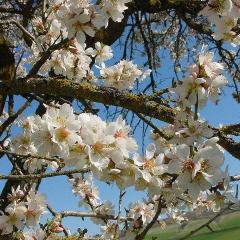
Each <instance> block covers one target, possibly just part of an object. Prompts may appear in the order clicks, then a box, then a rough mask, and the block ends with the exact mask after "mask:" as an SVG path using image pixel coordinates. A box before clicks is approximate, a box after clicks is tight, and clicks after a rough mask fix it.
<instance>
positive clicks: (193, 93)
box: [172, 46, 227, 109]
mask: <svg viewBox="0 0 240 240" xmlns="http://www.w3.org/2000/svg"><path fill="white" fill-rule="evenodd" d="M206 50H207V49H206V46H203V48H202V51H201V53H200V55H199V56H198V59H197V63H196V64H193V65H191V66H190V67H189V69H188V72H189V76H187V77H186V78H185V79H183V81H182V83H181V84H178V85H177V86H176V87H175V88H173V89H172V91H173V92H175V93H176V94H177V96H178V104H179V105H180V107H181V108H182V109H186V108H191V105H196V104H197V105H198V106H199V107H202V106H204V105H205V104H206V102H207V99H208V97H210V99H211V100H212V101H213V102H215V103H217V102H218V97H219V94H220V93H221V88H222V87H224V86H225V85H226V84H227V79H226V78H225V77H224V76H223V74H222V73H223V70H224V65H223V64H222V63H218V62H214V61H213V57H214V53H213V52H207V51H206Z"/></svg>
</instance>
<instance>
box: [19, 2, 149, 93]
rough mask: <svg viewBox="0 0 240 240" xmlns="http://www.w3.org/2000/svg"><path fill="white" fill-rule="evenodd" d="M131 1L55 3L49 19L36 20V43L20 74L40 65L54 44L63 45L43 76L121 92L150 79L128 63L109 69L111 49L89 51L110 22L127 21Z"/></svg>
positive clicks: (101, 46) (99, 46) (96, 45)
mask: <svg viewBox="0 0 240 240" xmlns="http://www.w3.org/2000/svg"><path fill="white" fill-rule="evenodd" d="M130 1H131V0H121V1H112V0H104V1H100V2H99V4H93V3H91V1H88V0H85V1H70V0H67V1H65V0H54V1H52V4H51V6H50V7H49V8H48V9H47V10H46V13H45V14H46V18H45V19H43V18H42V17H36V18H35V19H34V20H33V27H34V33H35V35H36V39H35V41H34V43H33V44H32V45H31V49H30V52H29V54H27V56H26V58H23V60H22V61H21V64H20V67H19V71H21V73H22V74H24V72H25V73H26V71H24V68H27V67H28V64H29V62H30V63H32V64H34V63H35V62H37V61H39V60H40V59H41V57H42V55H43V54H44V52H45V51H46V50H47V49H48V48H50V47H51V46H52V45H53V44H60V45H61V44H62V46H61V47H60V48H58V49H57V50H55V51H53V52H52V53H51V56H50V57H49V58H48V59H47V61H46V62H45V63H44V64H43V65H42V66H41V69H40V73H41V74H43V75H47V74H49V75H50V76H54V75H57V76H59V75H60V76H65V77H67V78H68V79H71V80H74V81H77V82H82V81H87V82H91V83H92V84H94V83H103V85H104V86H111V87H115V88H118V89H120V90H122V89H128V88H132V87H133V85H134V83H135V81H136V80H137V79H140V80H142V79H144V78H146V77H147V76H148V75H149V73H150V71H149V70H148V71H146V72H144V71H142V70H140V69H138V67H137V66H136V65H135V64H133V63H132V61H127V60H124V61H120V62H119V63H117V64H115V65H113V66H111V67H108V68H107V67H106V66H105V64H104V62H105V61H107V60H109V59H111V58H112V57H113V53H112V49H111V47H110V46H108V45H105V44H103V43H100V42H95V43H93V44H91V46H92V47H87V46H88V45H89V44H87V38H89V37H94V35H95V33H96V32H97V31H102V29H104V27H107V26H108V21H109V19H110V18H111V19H112V21H115V22H121V21H122V20H123V17H124V16H123V12H124V11H125V10H126V9H127V6H126V3H128V2H130ZM29 55H30V57H29ZM94 62H95V64H96V67H97V68H98V69H100V74H99V75H98V76H97V75H96V72H94V71H92V70H91V67H92V65H93V64H94ZM98 80H100V81H98Z"/></svg>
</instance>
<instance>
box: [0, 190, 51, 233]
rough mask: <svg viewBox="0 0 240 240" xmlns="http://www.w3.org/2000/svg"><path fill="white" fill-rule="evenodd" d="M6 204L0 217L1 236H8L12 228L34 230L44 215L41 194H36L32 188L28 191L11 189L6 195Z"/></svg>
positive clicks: (44, 207)
mask: <svg viewBox="0 0 240 240" xmlns="http://www.w3.org/2000/svg"><path fill="white" fill-rule="evenodd" d="M8 200H9V201H10V204H8V205H7V206H6V208H5V210H4V212H2V213H1V215H0V230H1V234H2V235H5V234H9V233H11V232H13V231H14V228H17V229H18V230H23V229H24V227H28V228H35V227H36V226H37V224H38V223H39V220H40V217H41V216H42V215H43V214H44V213H46V203H45V197H44V196H43V195H42V194H41V193H38V192H37V193H36V190H35V187H34V186H33V187H32V188H31V189H30V190H29V191H26V189H24V190H21V188H20V186H18V187H17V189H12V193H11V194H9V195H8Z"/></svg>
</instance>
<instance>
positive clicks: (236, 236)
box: [145, 212, 240, 240]
mask: <svg viewBox="0 0 240 240" xmlns="http://www.w3.org/2000/svg"><path fill="white" fill-rule="evenodd" d="M205 222H207V219H201V220H194V221H191V222H190V223H189V224H188V226H187V227H186V228H185V229H184V230H180V231H179V227H178V225H176V224H172V225H169V226H168V227H167V228H166V229H165V230H162V229H160V228H158V227H156V228H154V229H152V230H151V231H150V232H149V234H148V236H147V237H146V238H145V240H152V238H153V237H157V240H178V239H179V238H180V237H182V236H185V235H186V234H187V233H189V232H190V231H191V230H194V229H196V228H198V227H199V226H201V225H202V224H203V223H205ZM211 227H212V228H213V229H214V233H212V232H210V231H209V229H207V228H204V229H202V230H200V231H199V232H198V233H196V234H195V235H194V236H191V237H190V238H188V239H189V240H240V213H237V212H236V213H231V214H228V215H224V216H221V218H220V219H219V221H218V222H217V223H216V222H213V223H211Z"/></svg>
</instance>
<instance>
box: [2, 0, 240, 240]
mask: <svg viewBox="0 0 240 240" xmlns="http://www.w3.org/2000/svg"><path fill="white" fill-rule="evenodd" d="M0 12H1V15H0V17H1V20H0V26H1V35H0V80H1V88H0V110H1V125H0V134H1V145H0V146H1V149H0V153H1V157H2V158H5V159H8V161H10V163H11V164H12V170H11V172H10V173H9V174H6V175H0V179H1V180H6V183H5V186H4V187H3V189H2V193H1V205H0V208H1V215H0V234H1V236H0V239H24V240H30V239H32V240H33V239H34V240H43V239H44V240H50V239H121V240H123V239H128V240H130V239H135V240H141V239H144V237H145V235H146V234H147V233H148V231H149V229H151V227H152V226H153V225H154V224H155V223H156V222H157V221H159V219H160V217H161V215H166V214H167V215H168V216H169V217H172V218H173V219H174V220H175V221H176V222H178V223H182V222H184V221H186V219H185V218H184V215H183V212H185V211H191V210H194V211H204V210H208V211H220V210H221V208H222V206H224V204H226V203H229V204H233V203H234V202H235V201H236V199H235V198H234V195H233V190H232V187H231V181H234V180H238V179H239V177H238V176H231V177H230V176H229V174H228V169H227V168H226V169H223V167H222V165H223V163H224V151H227V152H229V153H230V154H231V155H232V156H234V157H235V158H237V159H240V143H238V142H237V140H236V139H237V138H234V136H239V134H240V125H239V123H236V124H234V125H224V126H221V127H219V128H216V127H213V126H210V125H209V124H208V122H206V121H204V120H202V119H201V116H200V111H201V109H202V108H204V107H205V106H206V105H207V103H208V101H213V102H214V103H216V104H217V103H218V102H219V95H220V94H221V92H222V89H223V88H224V87H225V86H226V85H228V86H233V97H234V98H235V99H236V101H238V102H239V101H240V97H239V92H238V85H239V76H240V70H239V42H240V35H239V25H238V23H239V17H240V1H239V0H209V1H208V0H206V1H205V0H192V1H184V0H99V1H93V0H92V1H91V0H43V1H39V0H5V1H1V3H0ZM117 40H118V41H117ZM116 42H118V43H119V44H118V45H116ZM166 53H167V54H168V55H169V60H168V61H169V65H170V64H171V66H173V68H172V77H173V80H172V81H167V84H166V82H165V83H164V84H163V83H162V82H161V80H160V78H162V75H160V74H159V71H161V67H162V66H163V63H162V56H163V54H166ZM169 68H170V67H169ZM165 72H166V71H165ZM227 78H228V81H227ZM6 99H7V101H6ZM23 100H24V102H23ZM19 102H23V104H22V105H20V104H19ZM36 103H37V104H36ZM220 104H221V103H220ZM26 109H28V111H25V110H26ZM105 113H107V114H105ZM105 116H107V117H105ZM140 122H142V123H143V124H144V128H145V127H146V126H149V128H150V129H151V132H149V133H148V132H147V133H146V131H145V130H144V131H145V133H144V134H143V135H144V136H145V135H148V134H149V135H150V139H151V141H150V143H149V144H148V145H147V146H146V147H144V151H143V153H140V151H138V150H139V149H140V146H139V144H137V139H136V137H134V132H135V131H137V129H138V127H139V123H140ZM160 122H162V123H165V124H162V123H161V124H160ZM160 126H161V127H160ZM144 136H143V137H144ZM62 175H63V176H66V177H67V178H66V179H68V181H69V184H70V185H71V186H72V192H73V194H75V195H77V196H79V199H80V202H79V203H80V205H81V206H83V207H85V209H86V212H80V211H62V212H56V211H54V210H53V208H52V207H51V206H49V205H48V203H47V199H46V197H45V196H44V195H43V194H41V193H40V192H39V191H38V189H39V185H40V184H41V180H42V179H43V178H52V179H54V177H55V176H62ZM96 179H97V180H100V181H103V182H107V183H108V184H111V185H116V186H117V187H118V188H119V192H120V193H119V196H118V197H119V201H118V205H117V206H113V204H112V203H111V202H109V201H105V200H104V199H101V198H100V195H99V190H98V188H97V186H96V185H95V183H94V182H95V180H96ZM130 186H134V187H135V189H136V190H137V191H145V192H146V198H145V199H144V200H142V201H136V202H133V203H131V204H130V205H129V206H128V208H125V210H124V209H123V207H122V203H123V201H124V195H125V192H126V191H127V190H128V187H130ZM47 212H50V213H51V214H52V217H51V218H50V219H49V220H48V221H47V222H43V221H41V216H42V215H43V214H45V213H47ZM69 216H79V217H82V218H87V217H88V218H91V220H92V221H93V222H94V223H95V224H99V225H101V230H102V231H101V234H100V235H98V236H91V233H90V232H88V233H86V231H79V232H76V233H70V232H69V231H68V230H67V229H66V228H65V227H64V226H63V224H62V222H61V221H62V219H63V218H66V217H69ZM160 223H161V224H162V225H163V224H164V222H162V221H161V222H160ZM79 227H81V226H79Z"/></svg>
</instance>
